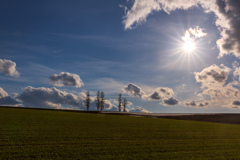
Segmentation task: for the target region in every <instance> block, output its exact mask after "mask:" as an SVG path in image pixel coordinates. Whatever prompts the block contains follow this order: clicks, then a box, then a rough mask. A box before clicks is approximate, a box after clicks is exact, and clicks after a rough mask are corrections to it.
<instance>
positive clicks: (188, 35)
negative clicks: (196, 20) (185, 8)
mask: <svg viewBox="0 0 240 160" xmlns="http://www.w3.org/2000/svg"><path fill="white" fill-rule="evenodd" d="M206 35H207V33H204V32H203V29H201V28H199V27H196V28H189V29H188V30H186V31H185V34H184V36H183V37H182V40H183V41H184V42H189V41H194V40H195V39H196V38H201V37H204V36H206Z"/></svg>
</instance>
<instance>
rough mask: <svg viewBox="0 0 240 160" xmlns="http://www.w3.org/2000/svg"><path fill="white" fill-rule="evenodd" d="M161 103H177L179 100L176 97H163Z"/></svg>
mask: <svg viewBox="0 0 240 160" xmlns="http://www.w3.org/2000/svg"><path fill="white" fill-rule="evenodd" d="M162 103H163V105H177V104H178V103H179V100H177V99H176V98H173V97H170V98H168V99H164V100H163V101H162Z"/></svg>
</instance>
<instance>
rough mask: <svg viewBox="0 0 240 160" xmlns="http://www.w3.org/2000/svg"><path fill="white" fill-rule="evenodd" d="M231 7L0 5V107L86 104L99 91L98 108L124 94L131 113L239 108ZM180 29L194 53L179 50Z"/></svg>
mask: <svg viewBox="0 0 240 160" xmlns="http://www.w3.org/2000/svg"><path fill="white" fill-rule="evenodd" d="M237 7H239V2H237V1H234V0H230V1H224V0H217V1H215V0H212V1H205V0H202V1H191V0H190V1H186V2H183V1H181V2H179V1H172V2H171V3H170V2H169V1H162V0H150V1H144V0H132V1H117V0H114V1H104V2H103V1H97V0H88V1H76V0H69V1H68V2H66V1H51V2H50V1H28V0H24V1H21V2H20V1H13V0H10V1H9V0H8V1H5V0H4V1H1V2H0V17H1V25H0V43H1V45H0V59H1V61H0V72H1V73H0V84H1V85H0V87H1V88H2V90H0V91H1V92H2V93H1V94H0V100H1V99H2V102H1V104H2V105H8V104H10V105H17V106H32V107H53V108H72V109H84V103H83V102H84V94H83V93H86V92H87V91H90V94H91V96H95V95H96V91H98V90H100V91H104V92H105V95H106V99H108V100H109V101H108V102H106V105H107V107H106V110H115V109H116V106H117V104H116V102H115V101H116V99H117V98H118V97H117V96H118V94H119V93H122V94H123V97H126V98H127V99H128V101H130V102H131V103H132V104H131V105H129V106H128V109H129V111H139V110H140V111H142V112H146V111H149V112H157V113H162V112H164V113H167V112H168V113H170V112H171V113H176V112H179V113H180V112H185V113H186V112H190V113H191V112H239V109H238V107H239V105H240V101H238V99H239V98H240V92H239V84H238V83H239V75H240V69H239V66H238V65H239V64H238V62H239V56H238V55H240V49H239V48H240V47H239V46H240V39H239V38H238V37H237V36H235V35H238V34H239V31H238V29H237V26H238V25H239V24H240V22H239V20H238V19H237V17H238V16H240V14H239V11H237V9H236V8H237ZM222 9H223V10H224V11H223V10H222ZM190 28H191V29H193V30H194V31H196V32H200V31H201V32H203V33H206V35H204V36H201V37H197V36H196V35H194V33H193V32H190ZM187 32H189V33H191V38H192V40H193V41H194V45H195V49H194V50H192V51H186V50H184V49H183V46H184V43H185V42H184V41H183V37H184V36H185V35H186V33H187ZM239 35H240V34H239ZM233 42H234V43H233ZM229 44H234V45H229ZM14 63H15V64H16V66H14ZM233 63H234V64H235V65H233ZM10 71H12V72H11V73H10ZM63 72H64V73H65V74H64V73H63ZM18 73H19V74H18ZM51 75H54V76H52V77H53V79H51V78H50V76H51ZM26 87H31V88H26ZM52 87H55V89H56V90H54V89H53V88H52ZM155 92H156V93H155ZM238 92H239V95H238ZM6 93H7V94H6ZM12 93H17V94H14V95H12ZM60 93H61V94H60ZM154 93H155V95H154V96H153V94H154ZM55 94H59V95H61V96H60V97H54V96H55ZM33 95H34V96H33ZM81 95H82V96H83V97H81ZM51 96H52V97H51ZM69 96H70V97H71V98H72V99H71V100H70V99H68V98H69ZM4 97H5V98H4ZM6 97H8V98H6ZM30 99H31V101H30ZM9 100H10V101H9ZM32 100H36V101H37V103H38V104H34V101H33V102H32ZM92 103H93V106H92V109H94V107H95V106H94V103H95V102H94V97H92ZM137 109H138V110H137Z"/></svg>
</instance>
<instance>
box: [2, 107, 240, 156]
mask: <svg viewBox="0 0 240 160" xmlns="http://www.w3.org/2000/svg"><path fill="white" fill-rule="evenodd" d="M239 131H240V126H239V125H229V124H218V123H207V122H195V121H182V120H168V119H158V118H146V117H129V116H116V115H115V116H114V115H103V114H90V113H78V112H63V111H48V110H32V109H18V108H0V159H24V160H26V159H64V160H65V159H104V160H105V159H114V160H115V159H137V160H139V159H238V158H239V157H240V151H239V149H240V134H239Z"/></svg>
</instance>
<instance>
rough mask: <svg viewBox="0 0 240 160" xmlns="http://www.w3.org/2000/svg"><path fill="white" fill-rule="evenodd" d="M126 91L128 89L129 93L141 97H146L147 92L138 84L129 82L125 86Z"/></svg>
mask: <svg viewBox="0 0 240 160" xmlns="http://www.w3.org/2000/svg"><path fill="white" fill-rule="evenodd" d="M124 91H126V92H127V93H129V94H131V95H134V96H136V97H140V98H145V97H146V94H145V92H143V90H142V89H141V88H140V87H138V86H137V85H135V84H132V83H130V84H128V85H127V86H126V87H125V88H124Z"/></svg>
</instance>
